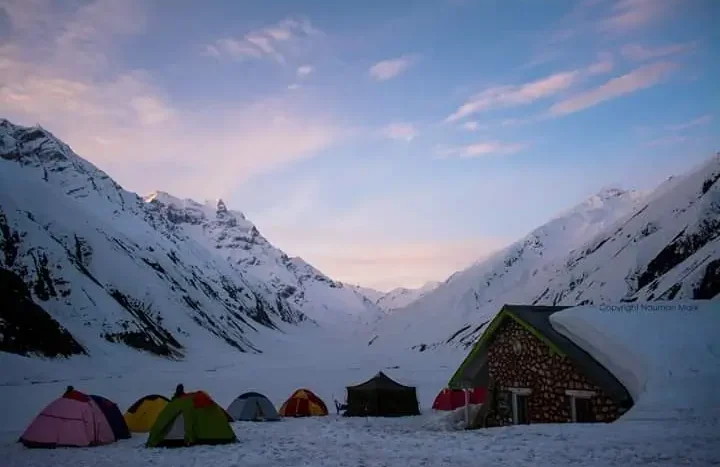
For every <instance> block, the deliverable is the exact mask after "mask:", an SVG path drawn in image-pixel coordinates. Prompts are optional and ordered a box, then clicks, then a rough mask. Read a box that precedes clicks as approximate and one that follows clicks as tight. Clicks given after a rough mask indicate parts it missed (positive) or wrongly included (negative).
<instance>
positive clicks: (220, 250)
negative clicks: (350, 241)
mask: <svg viewBox="0 0 720 467" xmlns="http://www.w3.org/2000/svg"><path fill="white" fill-rule="evenodd" d="M145 201H146V202H147V203H149V205H150V209H152V210H156V211H157V212H158V213H160V214H161V215H163V216H165V217H167V218H168V219H170V221H171V222H173V223H174V224H175V225H177V226H178V227H179V228H180V229H181V230H182V232H183V233H184V234H186V235H187V237H188V238H191V239H193V240H194V241H196V242H198V243H199V244H201V245H203V246H204V247H205V248H207V250H208V251H211V252H213V253H214V254H215V255H216V256H217V257H218V258H219V259H220V260H222V261H226V262H227V263H229V264H230V266H231V267H232V268H233V269H234V270H236V271H238V272H239V273H241V274H242V276H243V277H245V278H246V280H248V281H251V282H252V283H253V284H257V285H258V286H261V287H262V286H268V287H270V288H271V290H272V291H273V292H274V293H276V294H277V295H279V296H280V297H282V298H283V299H285V300H287V301H288V302H290V303H291V304H292V305H294V306H295V308H297V309H298V310H300V311H301V312H302V313H303V314H305V315H306V316H308V317H309V318H311V319H312V320H314V321H316V322H318V323H319V324H321V325H337V324H341V325H343V326H347V325H353V324H360V323H364V322H367V321H372V320H374V319H377V318H379V317H380V316H381V315H382V311H381V310H380V309H379V308H378V307H377V306H376V305H375V304H374V303H372V301H370V300H369V299H368V298H367V297H366V296H365V295H363V294H362V293H358V291H356V290H354V289H353V288H351V287H346V286H345V285H344V284H343V283H341V282H337V281H334V280H332V279H330V278H329V277H327V276H326V275H325V274H323V273H322V272H320V271H318V270H317V269H316V268H314V267H313V266H311V265H310V264H308V263H307V262H305V261H304V260H303V259H302V258H298V257H293V258H291V257H289V256H288V255H287V254H285V253H284V252H283V251H281V250H279V249H278V248H276V247H274V246H273V245H272V244H270V242H268V241H267V239H266V238H265V237H263V236H262V235H261V234H260V232H259V231H258V229H257V227H256V226H255V225H254V224H253V223H252V222H250V221H249V220H247V219H246V218H245V215H244V214H243V213H242V212H240V211H232V210H228V209H227V207H226V206H225V203H224V202H223V201H222V200H218V201H217V202H216V203H212V202H206V203H204V204H200V203H198V202H196V201H193V200H189V199H185V200H181V199H178V198H176V197H174V196H171V195H169V194H167V193H164V192H155V193H153V194H151V195H150V196H147V197H146V198H145Z"/></svg>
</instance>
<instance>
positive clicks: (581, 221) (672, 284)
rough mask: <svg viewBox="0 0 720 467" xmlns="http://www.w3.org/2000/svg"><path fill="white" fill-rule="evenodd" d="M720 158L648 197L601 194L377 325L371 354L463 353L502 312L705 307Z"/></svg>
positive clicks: (718, 242)
mask: <svg viewBox="0 0 720 467" xmlns="http://www.w3.org/2000/svg"><path fill="white" fill-rule="evenodd" d="M719 179H720V155H715V156H713V157H711V158H709V159H708V160H707V161H706V162H705V163H704V164H702V165H700V166H698V167H696V168H694V169H693V170H691V171H690V172H688V173H687V174H685V175H682V176H677V177H672V178H671V179H669V180H668V181H666V182H664V183H663V184H661V185H660V186H659V187H658V188H657V189H656V190H655V191H653V192H652V193H650V194H647V195H642V194H638V193H632V192H630V193H626V192H621V191H618V190H611V191H605V192H603V193H601V194H599V195H597V196H594V197H592V198H591V199H589V200H587V201H586V202H585V203H583V204H581V205H580V206H578V207H576V208H573V209H571V210H569V211H567V212H565V213H563V214H562V215H561V216H559V217H557V218H556V219H554V220H552V221H551V222H550V223H548V224H546V225H544V226H543V227H541V228H539V229H537V230H536V231H534V232H533V233H531V234H530V235H529V236H528V237H526V238H525V239H523V240H521V241H520V242H517V243H516V244H514V245H512V246H510V247H509V248H507V249H505V250H503V251H501V252H499V253H497V254H496V255H494V256H493V257H491V258H489V259H488V260H486V261H483V262H481V263H479V264H476V265H474V266H472V267H470V268H469V269H467V270H465V271H462V272H460V273H457V274H455V275H453V276H451V277H450V279H448V281H446V283H444V284H443V285H442V286H440V287H438V289H436V290H435V291H434V292H433V293H430V294H428V295H427V296H425V297H423V298H422V299H420V300H418V301H417V302H415V303H413V304H411V305H410V306H409V307H407V308H405V309H402V310H398V311H397V312H396V313H394V314H392V315H390V316H388V317H387V318H385V319H383V320H382V321H380V322H379V323H378V324H377V325H376V327H375V329H376V336H377V337H375V336H372V338H374V340H373V345H376V344H382V343H383V341H385V343H386V344H387V345H398V344H399V345H402V346H404V347H414V348H415V349H418V350H424V349H426V348H428V347H430V348H434V347H437V346H441V345H445V344H448V345H462V346H469V345H471V344H472V343H473V342H474V341H475V340H476V339H477V337H478V335H479V334H480V333H481V332H482V329H483V325H484V324H485V323H487V322H488V321H489V320H490V319H491V318H492V316H494V314H495V313H497V311H498V310H499V309H500V307H501V306H502V305H503V304H505V303H530V304H538V305H545V304H562V305H578V304H580V305H582V304H598V303H606V302H614V301H620V300H623V301H634V300H646V301H647V300H671V299H703V298H711V297H713V296H715V295H717V294H718V293H719V292H720V290H719V289H718V287H719V285H720V183H718V180H719Z"/></svg>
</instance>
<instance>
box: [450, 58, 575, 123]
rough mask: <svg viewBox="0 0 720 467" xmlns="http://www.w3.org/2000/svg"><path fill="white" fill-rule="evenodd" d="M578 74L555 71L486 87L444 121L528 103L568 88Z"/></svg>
mask: <svg viewBox="0 0 720 467" xmlns="http://www.w3.org/2000/svg"><path fill="white" fill-rule="evenodd" d="M578 75H579V73H578V72H577V71H570V72H563V73H556V74H554V75H550V76H547V77H545V78H542V79H539V80H537V81H533V82H530V83H525V84H521V85H506V86H497V87H493V88H489V89H486V90H485V91H483V92H481V93H480V94H477V95H475V96H473V97H472V98H470V99H469V100H468V101H467V102H466V103H465V104H463V105H462V106H460V107H459V108H458V109H457V110H456V111H455V112H454V113H453V114H451V115H450V116H449V117H447V118H446V119H445V121H446V122H455V121H457V120H460V119H461V118H464V117H467V116H469V115H472V114H475V113H478V112H482V111H486V110H490V109H495V108H502V107H512V106H518V105H523V104H529V103H531V102H533V101H536V100H538V99H542V98H545V97H549V96H552V95H554V94H557V93H558V92H560V91H562V90H564V89H567V88H569V87H570V86H572V85H573V84H574V83H575V81H576V79H577V78H578Z"/></svg>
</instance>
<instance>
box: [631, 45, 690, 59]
mask: <svg viewBox="0 0 720 467" xmlns="http://www.w3.org/2000/svg"><path fill="white" fill-rule="evenodd" d="M696 45H697V43H695V42H687V43H683V44H670V45H665V46H661V47H654V48H653V47H646V46H643V45H639V44H628V45H625V46H623V48H622V49H621V53H622V55H623V56H624V57H625V58H627V59H629V60H635V61H644V60H651V59H655V58H662V57H667V56H668V55H676V54H682V53H685V52H687V51H689V50H692V49H693V48H695V47H696Z"/></svg>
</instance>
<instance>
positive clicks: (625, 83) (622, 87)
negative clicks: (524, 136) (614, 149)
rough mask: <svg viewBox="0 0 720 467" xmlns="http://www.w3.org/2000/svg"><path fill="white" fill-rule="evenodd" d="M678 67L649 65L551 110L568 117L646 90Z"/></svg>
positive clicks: (669, 64)
mask: <svg viewBox="0 0 720 467" xmlns="http://www.w3.org/2000/svg"><path fill="white" fill-rule="evenodd" d="M676 68H677V65H675V64H674V63H669V62H659V63H654V64H652V65H647V66H644V67H641V68H638V69H636V70H633V71H631V72H630V73H628V74H625V75H622V76H619V77H617V78H613V79H611V80H610V81H608V82H607V83H605V84H603V85H602V86H598V87H596V88H594V89H591V90H589V91H585V92H582V93H580V94H577V95H575V96H572V97H570V98H568V99H565V100H563V101H560V102H558V103H556V104H554V105H553V106H552V107H551V108H550V113H551V114H553V115H566V114H570V113H573V112H577V111H580V110H583V109H586V108H588V107H592V106H594V105H597V104H599V103H601V102H604V101H607V100H610V99H614V98H616V97H620V96H623V95H625V94H631V93H633V92H635V91H639V90H641V89H646V88H649V87H651V86H654V85H655V84H657V83H659V82H660V81H662V80H663V78H665V77H666V76H667V75H668V74H669V73H670V72H672V71H673V70H674V69H676Z"/></svg>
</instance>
